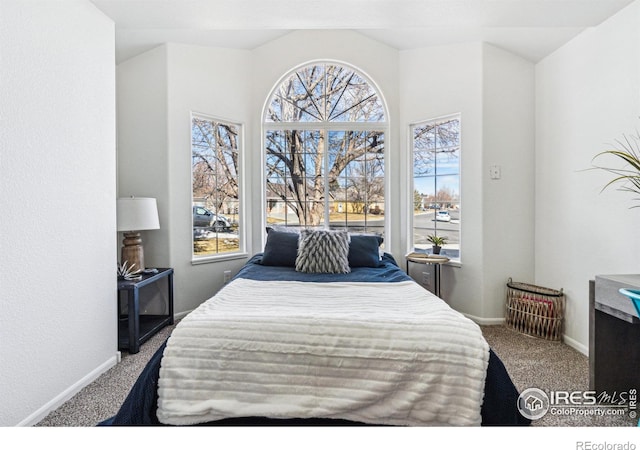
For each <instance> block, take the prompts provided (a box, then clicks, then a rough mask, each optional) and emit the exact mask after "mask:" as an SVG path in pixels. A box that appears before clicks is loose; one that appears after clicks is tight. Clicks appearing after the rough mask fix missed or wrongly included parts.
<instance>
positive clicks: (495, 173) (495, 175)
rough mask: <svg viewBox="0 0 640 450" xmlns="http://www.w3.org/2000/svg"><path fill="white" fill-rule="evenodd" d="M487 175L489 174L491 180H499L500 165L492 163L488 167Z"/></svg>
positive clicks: (500, 174) (500, 173)
mask: <svg viewBox="0 0 640 450" xmlns="http://www.w3.org/2000/svg"><path fill="white" fill-rule="evenodd" d="M489 175H490V176H491V179H492V180H499V179H500V177H501V176H502V170H501V168H500V166H498V165H493V166H491V167H489Z"/></svg>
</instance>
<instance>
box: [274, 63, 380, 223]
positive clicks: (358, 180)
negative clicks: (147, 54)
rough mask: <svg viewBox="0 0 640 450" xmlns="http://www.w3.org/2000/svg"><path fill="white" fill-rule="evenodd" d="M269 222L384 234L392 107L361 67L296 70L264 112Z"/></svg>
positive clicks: (323, 65)
mask: <svg viewBox="0 0 640 450" xmlns="http://www.w3.org/2000/svg"><path fill="white" fill-rule="evenodd" d="M264 128H265V152H266V193H267V199H266V208H267V212H266V217H267V224H268V225H280V226H284V227H304V228H314V227H318V228H331V229H346V230H349V231H354V232H373V233H378V234H384V222H385V221H384V213H385V197H384V174H385V164H384V153H385V136H386V130H387V123H386V114H385V108H384V105H383V103H382V99H381V97H380V95H379V93H378V92H377V91H376V90H375V88H374V87H373V85H372V84H371V83H370V82H369V81H368V80H367V79H366V78H365V77H364V75H362V74H360V73H358V72H357V71H356V70H354V69H351V68H348V67H344V66H342V65H338V64H333V63H321V64H312V65H309V66H306V67H303V68H301V69H298V70H296V71H295V72H293V73H292V74H290V75H289V76H287V77H285V78H284V81H283V82H282V83H281V84H280V85H279V86H278V87H277V88H276V89H275V90H274V92H273V93H272V95H271V99H270V102H269V104H268V108H267V111H266V113H265V117H264Z"/></svg>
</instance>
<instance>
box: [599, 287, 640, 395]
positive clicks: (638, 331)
mask: <svg viewBox="0 0 640 450" xmlns="http://www.w3.org/2000/svg"><path fill="white" fill-rule="evenodd" d="M620 288H627V289H640V275H598V276H596V277H595V280H591V281H590V282H589V389H590V390H594V391H596V392H598V393H600V392H603V391H606V392H607V393H608V394H612V393H614V392H617V393H620V392H623V391H629V390H630V389H640V319H639V318H638V315H637V313H636V310H635V308H634V307H633V304H632V303H631V300H629V298H628V297H626V296H624V295H622V294H621V293H620V292H618V290H619V289H620Z"/></svg>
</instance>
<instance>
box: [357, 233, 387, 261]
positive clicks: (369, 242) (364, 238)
mask: <svg viewBox="0 0 640 450" xmlns="http://www.w3.org/2000/svg"><path fill="white" fill-rule="evenodd" d="M381 244H382V237H380V236H373V235H362V234H358V235H351V242H349V267H379V266H380V245H381Z"/></svg>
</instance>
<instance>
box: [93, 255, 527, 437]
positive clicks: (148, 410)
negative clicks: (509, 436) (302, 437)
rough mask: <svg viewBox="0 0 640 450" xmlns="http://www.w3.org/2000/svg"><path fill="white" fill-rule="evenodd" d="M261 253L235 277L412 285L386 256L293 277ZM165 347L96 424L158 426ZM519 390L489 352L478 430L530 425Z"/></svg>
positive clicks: (229, 422)
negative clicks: (266, 262) (375, 263)
mask: <svg viewBox="0 0 640 450" xmlns="http://www.w3.org/2000/svg"><path fill="white" fill-rule="evenodd" d="M260 261H261V254H257V255H255V256H253V257H252V258H251V259H250V260H249V261H248V262H247V264H246V265H245V266H244V267H243V268H242V269H241V270H240V271H239V272H238V274H237V275H236V277H235V278H249V279H255V280H285V281H309V282H335V281H353V282H357V281H366V282H374V283H375V282H398V281H407V280H411V278H410V277H409V276H407V274H405V273H404V272H403V271H402V270H400V269H399V268H398V266H397V264H396V262H395V260H394V259H393V257H392V256H391V255H389V254H385V255H384V256H383V258H382V261H381V264H380V267H377V268H361V267H356V268H353V269H352V272H351V273H350V274H313V275H310V274H304V273H299V272H296V271H295V269H293V268H292V267H280V266H263V265H261V264H260ZM165 346H166V342H165V343H164V344H162V346H161V347H160V348H159V349H158V350H157V351H156V353H155V354H154V355H153V357H152V358H151V359H150V360H149V362H148V364H147V366H146V367H145V369H144V370H143V372H142V373H141V374H140V377H139V378H138V380H137V381H136V383H135V384H134V386H133V387H132V389H131V391H130V392H129V395H128V396H127V398H126V399H125V401H124V403H123V404H122V406H121V407H120V410H119V411H118V413H117V414H116V415H115V416H113V417H111V418H110V419H108V420H105V421H104V422H101V423H100V424H99V425H101V426H106V425H112V426H127V425H163V424H161V423H160V422H159V421H158V418H157V416H156V410H157V405H158V389H157V387H158V378H159V374H160V362H161V360H162V354H163V352H164V348H165ZM518 395H519V393H518V391H517V389H516V387H515V386H514V384H513V382H512V380H511V378H510V377H509V374H508V373H507V370H506V369H505V367H504V365H503V363H502V361H501V360H500V358H498V356H497V355H496V354H495V353H494V352H493V350H490V353H489V366H488V368H487V377H486V381H485V390H484V401H483V404H482V410H481V413H482V425H483V426H505V425H529V423H530V421H529V420H528V419H526V418H524V417H523V416H522V415H521V414H520V413H519V411H518V409H517V399H518ZM202 425H207V426H239V425H240V426H241V425H246V426H264V425H282V426H297V425H300V426H310V425H326V426H341V425H345V426H361V425H366V424H362V423H356V422H351V421H347V420H337V419H321V418H318V419H270V418H266V417H243V418H230V419H224V420H219V421H216V422H209V423H205V424H202Z"/></svg>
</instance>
